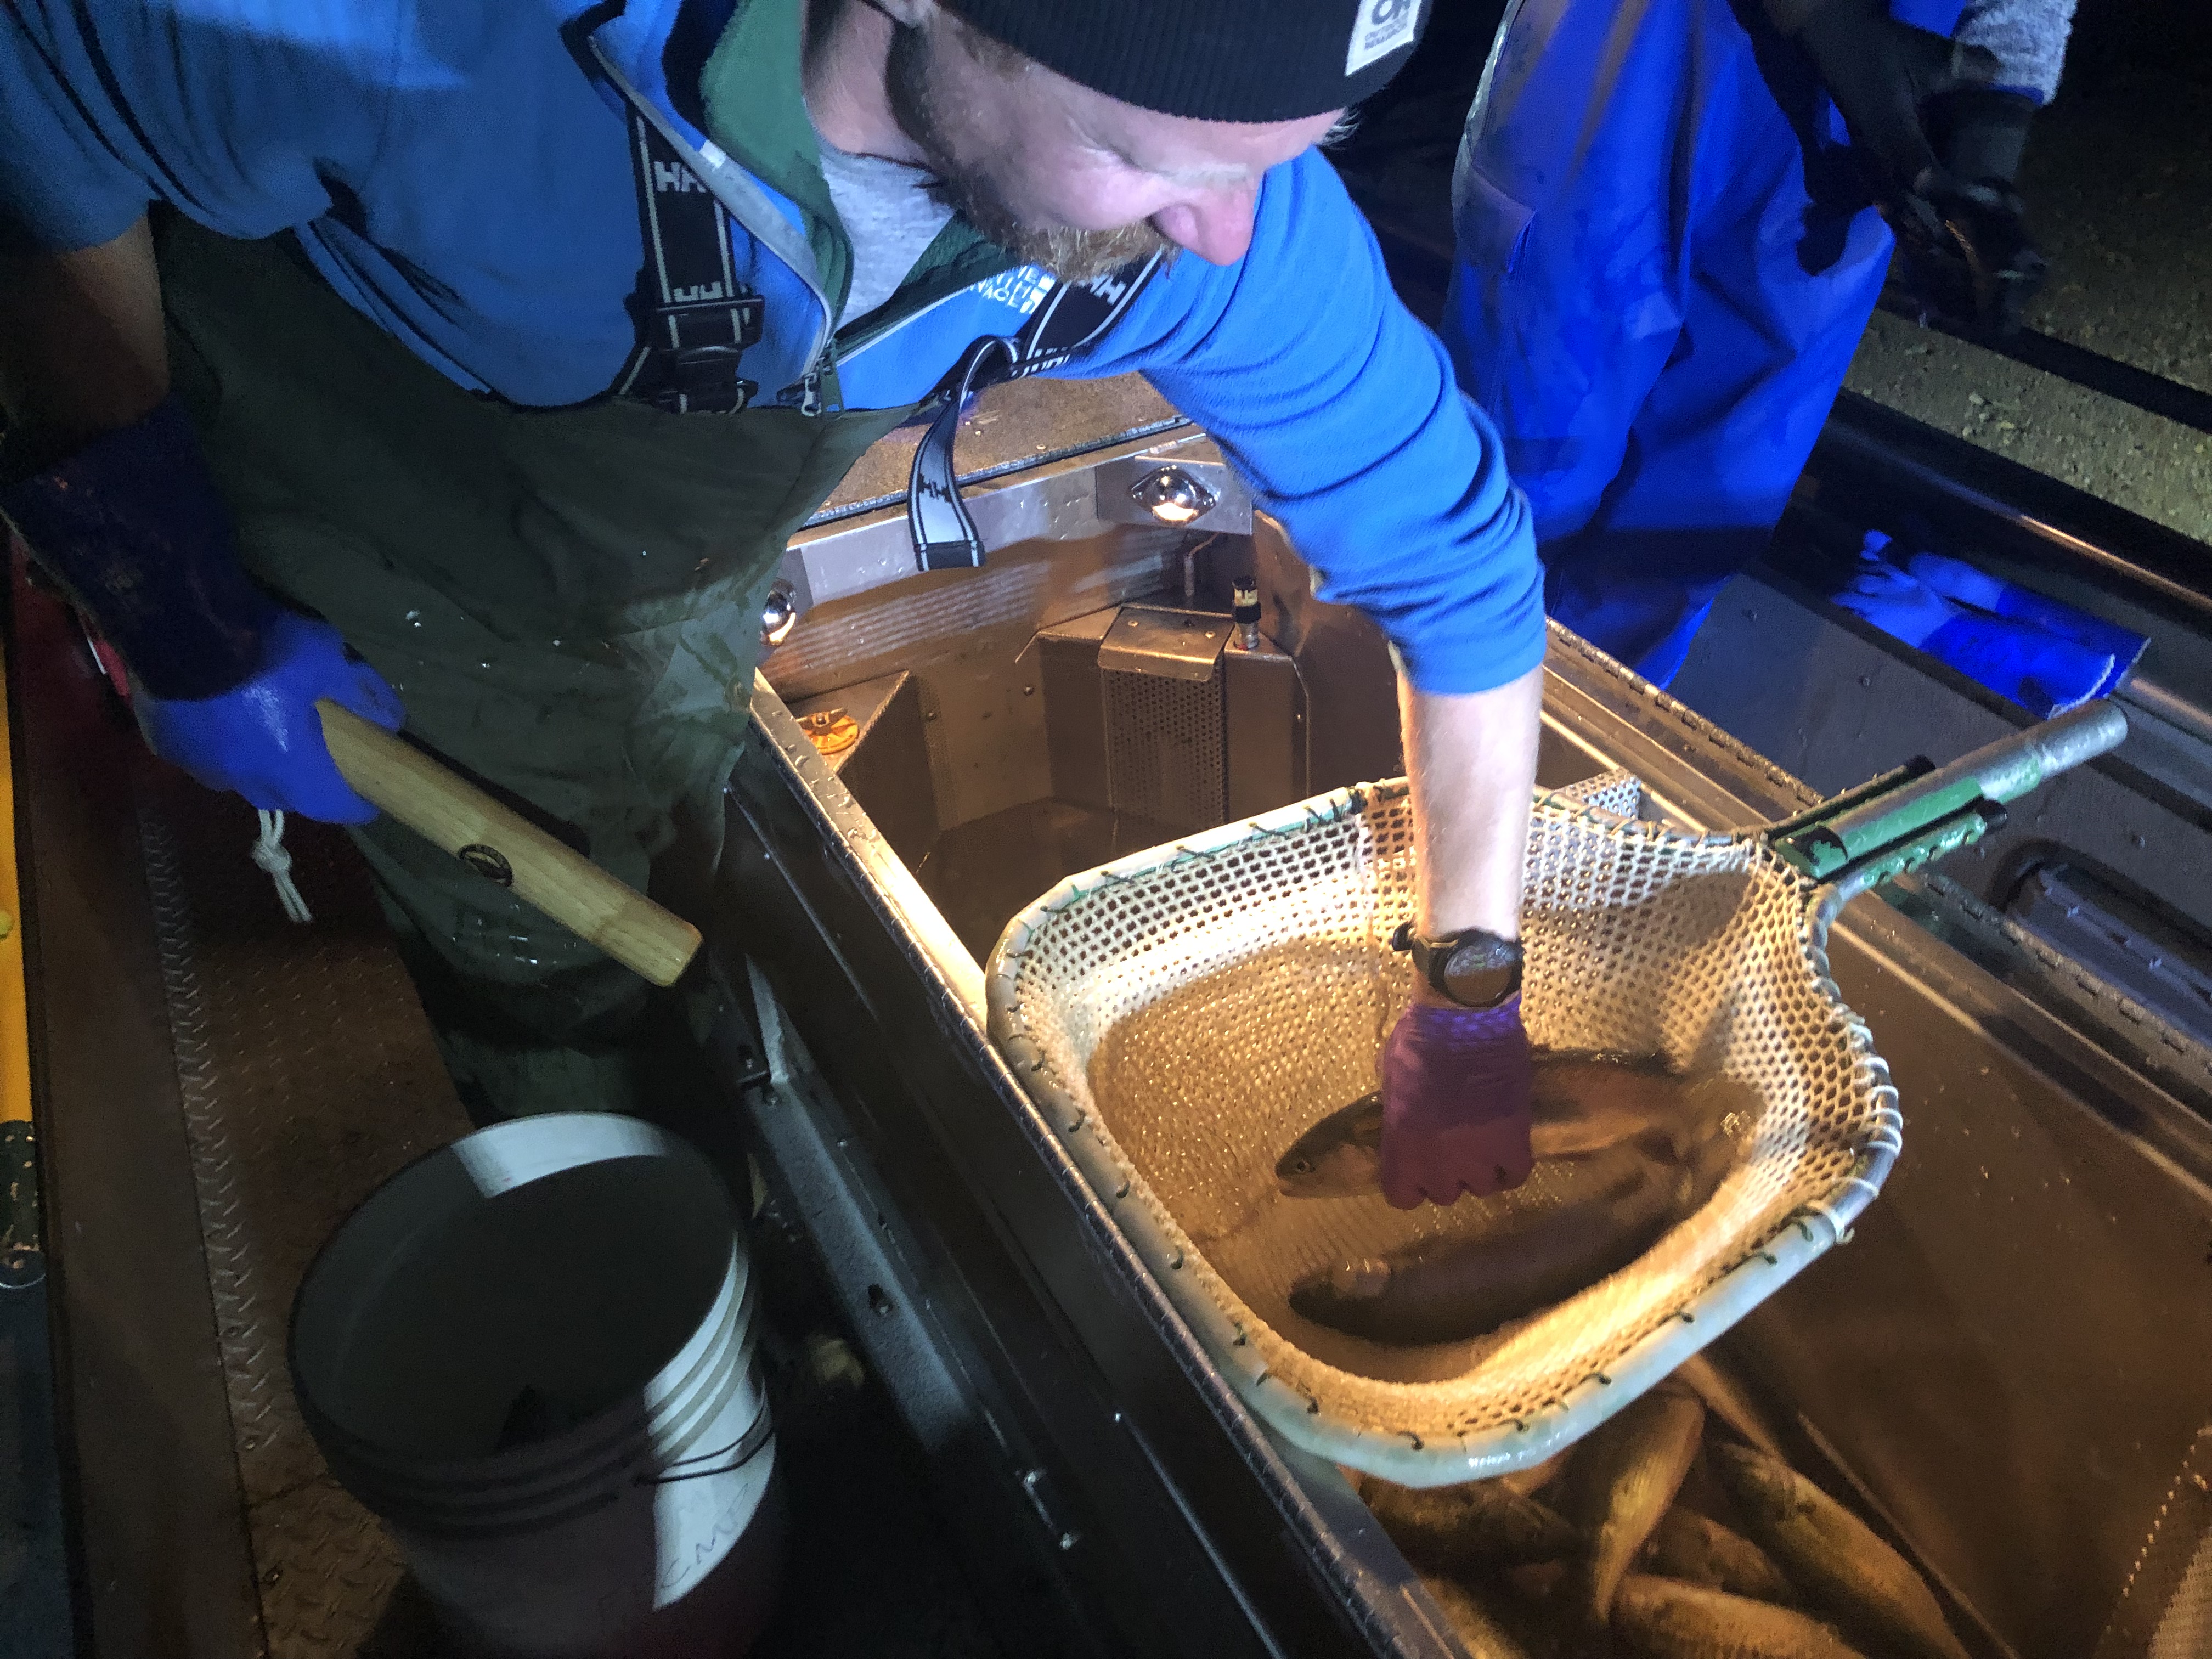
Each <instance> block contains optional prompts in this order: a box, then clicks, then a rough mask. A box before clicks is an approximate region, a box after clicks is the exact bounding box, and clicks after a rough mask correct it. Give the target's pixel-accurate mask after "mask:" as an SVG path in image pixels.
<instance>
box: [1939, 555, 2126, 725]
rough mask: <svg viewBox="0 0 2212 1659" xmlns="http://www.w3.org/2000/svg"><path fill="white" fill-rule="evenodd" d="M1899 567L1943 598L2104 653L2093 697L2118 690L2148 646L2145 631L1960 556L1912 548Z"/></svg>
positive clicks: (2106, 694)
mask: <svg viewBox="0 0 2212 1659" xmlns="http://www.w3.org/2000/svg"><path fill="white" fill-rule="evenodd" d="M1905 568H1906V569H1907V570H1909V571H1911V573H1912V574H1913V575H1914V576H1915V577H1916V578H1917V579H1918V580H1921V581H1923V582H1924V583H1926V584H1927V585H1928V586H1929V587H1932V588H1934V589H1935V590H1936V592H1938V593H1940V594H1942V596H1943V597H1944V598H1945V599H1955V600H1957V601H1958V602H1959V603H1960V605H1972V606H1973V607H1974V608H1975V609H1977V610H1979V611H1989V612H1990V614H1991V615H1992V616H1997V617H2003V618H2004V619H2005V620H2006V621H2008V622H2019V623H2029V624H2031V625H2033V626H2034V627H2036V628H2039V629H2042V630H2043V631H2044V632H2045V633H2046V634H2053V635H2057V637H2058V638H2060V639H2062V640H2071V641H2074V643H2075V644H2076V645H2081V646H2087V647H2088V648H2089V649H2090V650H2092V651H2095V652H2098V653H2110V654H2111V656H2112V671H2110V672H2109V673H2107V674H2106V676H2105V678H2104V679H2103V681H2102V682H2101V683H2100V684H2099V685H2098V687H2097V689H2096V690H2095V691H2094V692H2093V693H2092V694H2091V695H2092V696H2100V697H2102V696H2110V695H2111V694H2112V692H2114V691H2116V690H2118V689H2119V684H2120V682H2121V681H2122V680H2124V679H2125V678H2127V677H2128V675H2129V673H2130V671H2132V670H2133V669H2134V667H2135V665H2136V663H2137V662H2139V661H2141V660H2142V653H2143V652H2144V651H2145V650H2146V649H2148V647H2149V645H2150V640H2149V637H2148V635H2142V634H2138V633H2136V631H2135V630H2134V629H2131V628H2123V627H2121V626H2120V625H2119V623H2116V622H2107V621H2106V619H2105V618H2104V617H2097V616H2092V615H2091V614H2090V613H2089V612H2088V611H2078V610H2076V609H2075V607H2074V606H2072V605H2069V604H2067V603H2066V602H2065V601H2064V600H2063V599H2052V598H2051V596H2050V595H2049V594H2047V593H2039V592H2036V591H2035V590H2034V589H2033V588H2032V587H2022V586H2020V585H2019V584H2018V583H2016V582H2008V581H2005V580H2002V579H2001V578H1999V577H1996V576H1992V575H1990V574H1989V573H1988V572H1987V571H1985V570H1978V569H1976V568H1974V567H1973V566H1972V565H1970V564H1968V563H1967V562H1966V561H1965V560H1964V559H1950V558H1946V557H1944V556H1942V554H1940V553H1916V554H1914V555H1913V556H1912V557H1911V559H1910V560H1908V561H1907V562H1906V563H1905Z"/></svg>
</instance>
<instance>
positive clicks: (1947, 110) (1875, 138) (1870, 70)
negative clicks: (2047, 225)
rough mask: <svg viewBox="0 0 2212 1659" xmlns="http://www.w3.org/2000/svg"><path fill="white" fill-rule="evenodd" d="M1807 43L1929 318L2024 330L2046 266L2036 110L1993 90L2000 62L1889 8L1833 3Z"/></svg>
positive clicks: (1813, 18) (1817, 12)
mask: <svg viewBox="0 0 2212 1659" xmlns="http://www.w3.org/2000/svg"><path fill="white" fill-rule="evenodd" d="M1797 38H1798V39H1799V40H1801V41H1802V42H1803V44H1804V46H1805V50H1806V52H1807V53H1808V55H1809V56H1810V57H1811V58H1812V59H1813V65H1814V69H1815V70H1818V71H1819V72H1820V79H1821V80H1822V82H1824V83H1825V84H1826V87H1827V88H1828V95H1829V96H1830V97H1831V98H1832V99H1834V100H1835V101H1836V107H1837V108H1838V110H1840V111H1841V112H1843V117H1844V125H1846V126H1847V127H1849V128H1850V133H1851V143H1852V145H1853V148H1854V149H1857V150H1859V151H1861V152H1863V155H1864V156H1865V159H1866V161H1867V163H1868V167H1867V173H1868V182H1869V185H1870V186H1871V187H1872V189H1873V191H1874V195H1875V205H1876V206H1877V207H1878V208H1880V210H1881V214H1882V216H1883V217H1884V218H1886V219H1887V220H1888V221H1889V228H1890V229H1891V231H1892V232H1893V234H1895V236H1896V237H1897V241H1898V246H1899V249H1900V250H1901V251H1902V253H1903V264H1904V268H1905V283H1906V286H1907V287H1908V288H1909V289H1911V291H1912V294H1913V296H1914V297H1915V298H1916V299H1917V301H1919V303H1920V306H1921V307H1922V309H1923V312H1924V313H1934V314H1937V315H1941V316H1943V317H1947V318H1949V319H1952V320H1953V321H1954V322H1961V323H1966V324H1970V325H1978V326H1980V327H1984V328H1994V329H1996V330H1997V331H1999V332H2001V333H2002V332H2007V331H2010V330H2012V329H2015V328H2017V327H2018V326H2019V325H2020V319H2021V313H2023V311H2024V310H2025V309H2026V307H2027V302H2028V301H2029V300H2030V299H2031V298H2032V297H2033V295H2034V294H2035V292H2036V290H2037V289H2039V288H2040V287H2041V286H2042V284H2043V277H2044V270H2045V266H2044V262H2043V256H2042V255H2041V254H2040V253H2039V252H2037V251H2036V247H2035V244H2034V243H2033V241H2031V240H2029V239H2028V234H2027V225H2026V223H2025V222H2024V220H2023V218H2022V210H2021V199H2020V196H2019V193H2018V192H2017V191H2015V190H2014V188H2013V179H2014V177H2015V174H2016V173H2018V171H2019V168H2020V158H2021V150H2022V149H2023V148H2024V147H2025V145H2026V143H2027V123H2028V120H2029V119H2030V118H2032V117H2033V114H2034V110H2035V106H2034V104H2033V101H2032V100H2029V99H2027V98H2024V97H2022V96H2021V95H2020V94H2017V93H2008V92H2000V91H1998V90H1996V88H1993V87H1991V86H1990V81H1991V80H1993V79H1994V78H1995V76H1996V72H1997V60H1996V54H1995V53H1993V52H1989V51H1988V50H1986V49H1985V48H1983V47H1980V46H1961V45H1959V44H1958V43H1956V42H1954V41H1952V40H1947V39H1945V38H1944V37H1943V36H1942V35H1940V34H1934V33H1929V31H1928V30H1926V29H1917V28H1914V27H1911V25H1910V24H1907V23H1900V22H1899V21H1897V20H1896V19H1895V18H1893V17H1892V16H1891V15H1889V9H1888V6H1887V3H1886V0H1822V3H1820V5H1818V6H1817V7H1816V8H1815V9H1814V11H1813V12H1812V13H1811V15H1808V17H1807V18H1806V19H1805V21H1804V22H1803V23H1802V25H1801V26H1800V27H1799V30H1798V36H1797ZM1939 146H1940V147H1941V148H1940V152H1939V148H1938V147H1939Z"/></svg>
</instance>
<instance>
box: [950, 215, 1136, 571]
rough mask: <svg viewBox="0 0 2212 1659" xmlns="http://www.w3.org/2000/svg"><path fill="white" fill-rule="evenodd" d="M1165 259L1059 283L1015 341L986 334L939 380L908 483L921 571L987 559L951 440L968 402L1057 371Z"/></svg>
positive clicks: (1107, 323)
mask: <svg viewBox="0 0 2212 1659" xmlns="http://www.w3.org/2000/svg"><path fill="white" fill-rule="evenodd" d="M1163 262H1164V256H1163V255H1162V254H1159V253H1153V254H1152V255H1150V256H1149V257H1148V258H1144V259H1141V260H1139V261H1137V262H1135V263H1134V264H1127V265H1123V266H1121V268H1120V269H1119V270H1110V271H1109V272H1107V273H1106V274H1105V275H1104V276H1094V277H1092V278H1091V280H1090V281H1089V282H1086V283H1058V284H1056V285H1055V286H1054V289H1053V291H1052V293H1051V294H1050V295H1048V296H1047V297H1046V300H1045V302H1044V303H1043V304H1042V305H1041V306H1039V307H1037V309H1036V314H1035V315H1033V316H1032V317H1030V319H1029V320H1028V321H1027V322H1026V323H1024V324H1023V325H1022V327H1021V331H1019V332H1018V333H1017V334H1014V335H1012V336H1011V337H1000V336H996V335H992V336H987V337H984V338H982V339H980V340H978V341H976V342H975V343H974V344H973V345H971V346H969V348H968V349H967V350H966V351H964V352H963V353H962V354H961V356H960V361H959V362H958V363H957V364H956V365H955V366H954V367H953V369H952V372H951V374H948V375H946V376H945V379H944V380H942V381H941V382H939V386H938V389H937V392H936V393H935V397H936V398H937V399H938V400H939V409H938V411H937V418H936V419H935V420H933V421H932V422H930V424H929V430H928V431H927V433H925V434H924V435H922V440H921V444H920V445H919V446H918V447H916V448H915V452H914V471H913V472H912V473H911V474H910V475H909V476H908V479H907V497H906V522H907V530H908V533H909V534H910V535H911V536H912V537H913V538H914V556H915V566H916V568H920V569H922V570H957V569H963V568H972V567H974V566H977V565H980V564H981V563H982V562H983V543H982V539H981V538H980V537H979V536H977V535H976V533H975V520H972V519H970V518H969V516H968V507H967V504H966V503H965V502H963V501H962V500H961V499H960V484H959V481H958V477H957V474H956V473H955V471H954V470H953V464H952V440H953V436H954V435H955V434H956V433H957V432H958V430H959V428H960V414H961V411H962V410H963V409H964V408H965V407H966V406H967V403H968V399H969V398H970V397H971V396H973V395H974V394H975V392H980V391H981V390H982V389H983V388H984V387H985V386H996V385H998V384H999V383H1000V381H1001V380H1019V379H1020V378H1021V377H1022V376H1024V375H1025V374H1041V373H1042V372H1043V371H1045V370H1047V369H1053V368H1059V367H1060V365H1061V364H1063V363H1065V362H1067V361H1068V360H1069V359H1070V358H1072V357H1073V356H1075V355H1076V354H1077V353H1078V352H1079V351H1082V350H1084V349H1086V348H1087V347H1089V346H1090V345H1091V344H1092V343H1094V342H1096V341H1097V339H1098V338H1099V337H1101V336H1102V335H1103V334H1104V333H1105V332H1106V331H1107V330H1108V329H1109V328H1111V327H1113V325H1115V323H1116V322H1117V321H1119V320H1120V319H1121V313H1123V312H1125V311H1127V309H1128V308H1129V302H1130V301H1133V300H1134V299H1135V298H1136V297H1137V295H1138V294H1139V292H1141V291H1142V289H1144V286H1145V284H1146V283H1148V282H1150V281H1151V280H1152V276H1153V274H1154V273H1155V272H1156V271H1158V269H1159V268H1160V265H1161V264H1162V263H1163Z"/></svg>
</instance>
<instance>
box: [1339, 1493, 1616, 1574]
mask: <svg viewBox="0 0 2212 1659" xmlns="http://www.w3.org/2000/svg"><path fill="white" fill-rule="evenodd" d="M1359 1495H1360V1497H1361V1498H1364V1499H1365V1500H1366V1503H1367V1507H1368V1508H1369V1509H1370V1510H1374V1511H1375V1518H1376V1520H1377V1521H1380V1522H1382V1523H1383V1531H1385V1532H1387V1533H1389V1534H1390V1539H1391V1541H1392V1542H1393V1543H1395V1544H1396V1545H1397V1547H1399V1548H1400V1549H1401V1550H1402V1551H1404V1552H1405V1555H1406V1559H1407V1560H1408V1561H1411V1562H1412V1563H1413V1565H1415V1566H1417V1567H1421V1568H1425V1569H1427V1570H1428V1571H1434V1572H1457V1571H1464V1570H1466V1569H1468V1568H1469V1567H1488V1566H1495V1565H1517V1564H1519V1563H1522V1562H1526V1561H1556V1560H1558V1559H1559V1558H1560V1557H1562V1556H1564V1555H1567V1554H1570V1553H1572V1552H1574V1551H1575V1550H1577V1549H1578V1548H1580V1547H1581V1544H1582V1540H1581V1537H1580V1535H1579V1534H1577V1532H1576V1531H1575V1529H1574V1528H1573V1527H1572V1526H1571V1525H1570V1524H1569V1523H1568V1522H1567V1519H1566V1517H1565V1516H1563V1515H1561V1514H1560V1513H1559V1511H1558V1510H1554V1509H1553V1508H1552V1507H1551V1506H1550V1505H1548V1504H1540V1503H1538V1502H1537V1501H1536V1500H1535V1499H1534V1498H1523V1497H1522V1495H1521V1494H1520V1493H1519V1492H1515V1491H1514V1490H1513V1489H1512V1488H1511V1487H1510V1486H1500V1485H1499V1484H1498V1482H1497V1481H1495V1480H1470V1481H1468V1482H1467V1483H1466V1484H1464V1485H1462V1486H1431V1487H1425V1488H1424V1487H1419V1486H1399V1485H1397V1484H1396V1483H1395V1482H1393V1481H1389V1480H1365V1481H1363V1482H1361V1483H1360V1487H1359Z"/></svg>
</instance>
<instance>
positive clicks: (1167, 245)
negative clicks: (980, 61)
mask: <svg viewBox="0 0 2212 1659" xmlns="http://www.w3.org/2000/svg"><path fill="white" fill-rule="evenodd" d="M948 21H949V19H948ZM950 44H951V47H952V49H953V50H955V51H960V50H964V49H965V43H964V42H960V41H954V42H951V43H950ZM928 58H929V46H928V43H927V40H925V39H924V38H923V35H922V32H921V30H920V29H918V28H915V27H908V26H903V25H902V26H901V27H898V28H896V29H895V30H894V31H893V33H892V35H891V48H890V61H889V62H888V63H887V64H886V65H885V69H884V79H885V85H886V89H887V90H888V91H889V93H890V106H891V114H892V116H893V117H894V118H896V120H897V122H898V124H899V128H900V131H902V132H904V133H905V134H906V136H907V137H909V138H911V139H913V140H914V142H915V145H916V147H917V148H919V149H921V153H922V155H924V156H925V157H926V158H927V160H928V162H929V170H930V171H931V172H932V173H934V174H936V176H937V182H936V183H935V185H933V186H932V189H933V191H935V192H936V194H937V195H939V197H942V198H943V199H944V200H945V202H947V203H949V204H951V208H952V210H953V211H954V212H955V213H957V214H958V215H959V216H961V217H962V218H963V219H965V220H966V221H967V222H969V224H970V225H972V226H974V227H975V230H976V231H977V232H978V233H979V234H981V235H982V236H984V237H985V238H987V240H991V241H993V242H995V243H997V244H998V245H999V246H1000V247H1002V248H1005V249H1006V251H1007V252H1009V253H1011V254H1012V255H1013V256H1014V257H1015V258H1018V259H1022V260H1024V261H1026V262H1027V263H1029V264H1036V265H1042V266H1043V267H1044V268H1045V269H1046V270H1049V271H1051V272H1052V273H1053V274H1054V275H1055V276H1059V277H1060V279H1061V280H1062V281H1063V282H1070V283H1082V282H1088V281H1089V280H1090V279H1091V277H1093V276H1104V275H1105V274H1106V273H1107V272H1108V271H1109V270H1120V269H1121V267H1122V266H1123V265H1126V264H1133V263H1135V262H1136V261H1137V260H1139V259H1142V258H1146V257H1147V256H1148V255H1150V254H1153V253H1158V252H1166V253H1167V254H1169V256H1170V257H1173V254H1174V252H1175V244H1173V243H1172V242H1170V241H1169V240H1168V239H1167V238H1166V237H1164V236H1163V235H1161V234H1160V233H1159V232H1158V231H1157V230H1155V229H1153V228H1152V226H1151V224H1150V223H1148V222H1146V221H1144V220H1141V219H1140V220H1139V221H1138V222H1136V223H1135V224H1133V225H1122V226H1121V227H1119V228H1116V229H1114V230H1069V229H1067V228H1065V227H1063V226H1036V225H1027V224H1024V223H1023V222H1021V220H1020V219H1019V218H1018V217H1017V216H1015V214H1014V210H1012V208H1011V207H1010V206H1008V205H1007V203H1006V197H1005V196H1004V195H1003V194H1001V193H1000V190H999V187H998V185H997V184H996V183H995V182H994V181H993V180H992V179H989V178H987V177H986V176H985V175H984V174H982V173H977V172H975V171H973V170H970V169H967V168H963V167H961V165H960V164H959V162H958V161H956V160H955V159H954V157H953V154H952V143H951V135H950V133H949V132H948V131H946V128H945V122H944V120H943V118H941V117H940V115H939V112H938V109H937V106H936V103H935V100H933V98H932V97H931V95H930V88H929V63H928Z"/></svg>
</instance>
